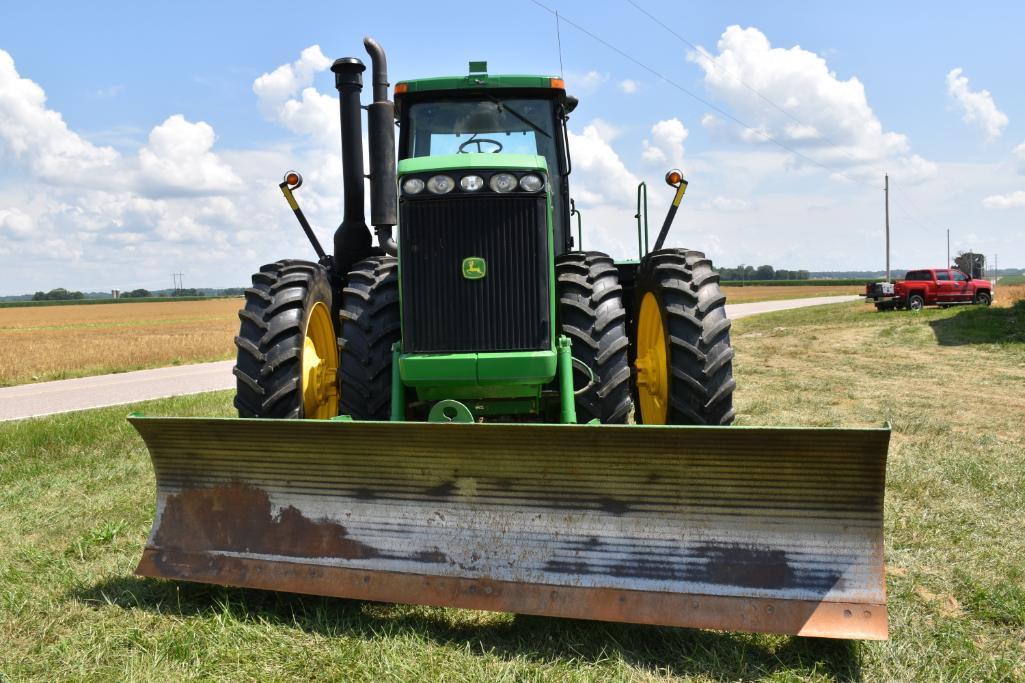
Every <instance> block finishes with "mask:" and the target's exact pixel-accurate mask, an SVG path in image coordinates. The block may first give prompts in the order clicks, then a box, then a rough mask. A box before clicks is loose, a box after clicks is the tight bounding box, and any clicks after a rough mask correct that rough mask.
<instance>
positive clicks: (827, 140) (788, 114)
mask: <svg viewBox="0 0 1025 683" xmlns="http://www.w3.org/2000/svg"><path fill="white" fill-rule="evenodd" d="M531 1H532V2H533V3H534V4H535V5H537V6H538V7H540V8H541V9H543V10H545V11H546V12H548V13H550V14H553V15H554V16H555V17H556V20H557V21H564V22H566V23H567V24H569V25H570V26H572V27H573V28H575V29H576V30H578V31H580V32H581V33H583V34H584V35H586V36H588V37H589V38H591V39H592V40H594V41H596V42H598V43H600V44H601V45H603V46H605V47H606V48H607V49H609V50H612V51H613V52H615V53H616V54H618V55H619V56H621V57H623V58H624V59H626V60H628V61H630V62H633V63H634V64H636V65H637V66H639V67H640V68H642V69H644V70H645V71H647V72H649V73H650V74H652V75H653V76H655V77H657V78H659V79H660V80H662V81H664V82H665V83H667V84H669V85H670V86H672V87H674V88H676V89H677V90H679V91H680V92H682V93H684V94H685V95H687V96H688V97H690V98H692V99H693V100H695V101H697V102H700V103H701V104H703V105H705V106H706V107H708V108H710V109H712V110H713V111H715V112H717V113H719V114H721V115H722V116H724V117H726V118H728V119H729V120H731V121H733V122H734V123H736V124H738V125H739V126H741V127H742V128H744V129H746V130H747V131H749V132H751V133H753V134H755V135H757V136H759V137H761V138H762V139H764V140H766V141H767V142H770V143H772V144H774V145H776V146H777V147H779V148H781V149H783V150H785V151H787V152H789V153H791V154H793V155H795V156H797V157H799V158H801V159H803V160H805V161H807V162H809V163H811V164H813V165H815V166H817V167H819V168H821V169H823V170H825V171H828V172H829V173H835V174H837V175H839V176H842V177H844V178H846V179H847V180H850V181H852V182H854V183H857V184H859V185H862V186H863V187H867V188H869V189H873V190H879V189H881V188H879V187H878V186H877V185H874V184H871V183H868V182H866V181H863V180H861V179H860V178H857V177H855V176H853V175H852V174H851V173H850V172H849V171H846V170H844V169H841V168H837V167H833V166H829V165H827V164H824V163H822V162H820V161H819V160H817V159H815V158H813V157H810V156H808V155H807V154H805V153H803V152H801V151H799V150H797V149H794V148H793V147H791V146H790V145H787V144H786V143H784V142H782V141H781V140H779V139H777V138H776V137H774V136H772V135H770V134H769V133H767V132H765V131H764V130H762V129H760V128H756V127H754V126H752V125H750V124H748V123H747V122H745V121H743V120H741V119H740V118H739V117H737V116H736V115H734V114H732V113H731V112H729V111H727V110H725V109H723V108H721V107H719V106H717V105H715V104H713V103H712V102H709V101H708V100H707V99H705V98H703V97H701V96H700V95H698V94H696V93H694V92H693V91H691V90H689V89H688V88H686V87H684V86H682V85H680V84H679V83H677V82H676V81H674V80H672V79H671V78H669V77H668V76H666V75H665V74H663V73H661V72H660V71H658V70H657V69H655V68H653V67H651V66H649V65H648V64H646V63H644V62H642V61H641V60H639V59H637V58H636V57H634V56H633V55H631V54H629V53H627V52H626V51H625V50H623V49H622V48H620V47H618V46H616V45H614V44H612V43H610V42H609V41H607V40H605V39H604V38H602V37H600V36H598V35H596V34H595V33H593V32H591V31H590V30H588V29H586V28H585V27H583V26H581V25H580V24H578V23H576V22H575V21H573V20H572V19H570V18H568V17H567V16H566V15H565V14H562V13H560V12H558V11H557V10H555V9H553V8H551V7H549V6H547V5H545V4H544V3H542V2H540V1H539V0H531ZM626 2H628V3H629V4H630V5H631V6H632V7H634V8H635V9H636V10H637V11H639V12H640V13H642V14H644V15H645V16H646V17H648V18H649V19H650V20H651V21H653V22H655V23H656V24H658V25H659V26H661V27H662V28H663V29H664V30H666V31H667V32H669V33H670V34H671V35H673V36H674V37H676V38H677V39H678V40H679V41H681V42H682V43H684V44H685V45H687V46H689V47H691V48H692V49H693V50H694V51H695V52H696V53H698V54H700V55H701V56H702V57H704V58H705V59H706V60H708V61H709V63H711V64H712V65H713V66H714V67H715V68H717V69H719V70H720V71H722V72H723V73H727V74H728V75H731V76H732V77H734V78H736V79H737V81H738V82H739V83H740V84H741V85H743V86H744V87H745V88H747V89H748V90H750V91H751V92H752V93H754V94H755V95H756V96H757V97H758V98H760V99H761V100H763V101H764V102H765V103H766V104H768V105H769V106H771V107H773V108H774V109H776V110H777V111H779V112H780V113H782V114H783V115H785V116H786V117H788V118H789V119H791V120H792V121H794V122H795V123H798V124H800V125H802V126H804V127H806V128H808V129H810V131H811V132H812V134H813V135H814V136H815V137H817V138H818V139H819V140H821V141H822V142H825V143H826V144H828V145H829V146H831V147H833V148H834V149H836V150H837V151H839V152H840V153H841V154H843V155H845V156H847V157H848V158H850V159H851V160H852V161H855V162H859V163H861V160H859V159H858V158H857V157H855V156H854V155H853V154H851V153H850V151H848V150H847V149H845V148H844V147H843V146H842V145H840V144H838V143H836V142H835V141H833V140H832V139H830V138H829V137H827V136H825V135H823V134H822V133H820V132H819V130H818V128H817V127H816V126H812V125H811V124H808V123H807V122H805V121H802V120H801V119H800V118H798V117H797V116H795V115H794V114H793V113H791V112H789V111H787V110H786V109H785V108H784V107H781V106H780V105H778V104H777V103H776V102H774V101H773V100H772V99H771V98H769V97H768V96H766V95H765V94H764V93H762V92H760V91H759V90H758V89H757V88H755V87H754V86H752V85H750V84H749V83H747V82H746V81H744V80H743V79H742V78H741V77H740V76H739V75H737V74H735V73H733V72H731V71H729V70H726V69H725V68H723V67H722V66H721V65H719V64H718V62H716V61H715V60H714V59H712V58H711V57H710V56H709V55H708V54H707V52H706V51H705V50H704V49H703V48H701V47H700V46H698V45H696V44H695V43H693V42H692V41H690V40H688V39H687V38H686V37H684V36H682V35H680V34H679V33H678V32H677V31H675V30H673V29H672V28H671V27H670V26H668V25H667V24H665V22H663V21H661V20H660V19H658V18H657V17H656V16H654V15H652V14H651V13H650V12H648V11H647V10H646V9H644V7H642V6H641V5H639V4H638V3H637V2H635V1H634V0H626ZM560 50H561V39H560ZM560 57H561V54H560ZM560 66H561V64H560ZM870 168H872V169H873V170H875V171H876V172H878V173H880V174H883V173H886V172H885V171H884V170H882V169H880V168H879V167H877V166H874V165H872V166H870ZM893 184H894V185H895V184H896V183H893ZM907 199H908V201H911V199H910V197H907ZM894 200H895V202H894V203H897V202H896V197H894ZM912 203H914V202H912ZM916 207H917V205H916ZM899 208H900V209H901V211H903V212H904V213H905V215H907V216H908V217H909V218H910V219H911V220H912V221H913V222H914V224H915V225H916V226H918V227H919V228H921V229H923V230H926V231H928V228H926V227H925V226H924V225H922V223H921V222H920V221H919V220H918V219H917V218H916V217H915V216H914V215H913V214H912V212H911V211H909V210H908V209H907V208H906V207H905V206H903V205H902V204H899ZM919 212H920V213H923V214H924V212H922V211H921V209H919ZM929 222H930V223H932V221H929ZM934 227H935V228H936V229H937V230H939V229H940V228H939V227H938V226H934Z"/></svg>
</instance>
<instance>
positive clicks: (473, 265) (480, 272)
mask: <svg viewBox="0 0 1025 683" xmlns="http://www.w3.org/2000/svg"><path fill="white" fill-rule="evenodd" d="M487 272H488V264H487V263H486V262H485V261H484V259H482V258H481V257H480V256H468V257H467V258H464V259H463V277H465V278H466V279H467V280H479V279H481V278H482V277H484V276H485V275H487Z"/></svg>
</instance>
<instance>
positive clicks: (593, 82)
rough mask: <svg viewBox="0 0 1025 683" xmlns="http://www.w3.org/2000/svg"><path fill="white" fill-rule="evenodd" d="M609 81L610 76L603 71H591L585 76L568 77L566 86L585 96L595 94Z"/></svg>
mask: <svg viewBox="0 0 1025 683" xmlns="http://www.w3.org/2000/svg"><path fill="white" fill-rule="evenodd" d="M608 80H609V75H608V74H606V73H602V72H601V71H595V70H593V69H592V70H591V71H588V72H587V73H583V74H574V73H570V74H567V75H566V86H567V88H568V89H569V90H571V91H573V92H578V93H581V94H584V95H588V94H590V93H593V92H594V91H596V90H597V89H598V88H600V87H601V86H602V85H604V84H605V83H606V82H607V81H608Z"/></svg>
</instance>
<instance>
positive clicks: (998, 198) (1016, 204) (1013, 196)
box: [982, 190, 1025, 209]
mask: <svg viewBox="0 0 1025 683" xmlns="http://www.w3.org/2000/svg"><path fill="white" fill-rule="evenodd" d="M982 205H983V206H985V207H986V208H987V209H1017V208H1021V207H1025V190H1018V191H1017V192H1008V193H1007V194H994V195H990V196H989V197H986V198H985V199H983V200H982Z"/></svg>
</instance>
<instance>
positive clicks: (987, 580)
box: [0, 303, 1025, 681]
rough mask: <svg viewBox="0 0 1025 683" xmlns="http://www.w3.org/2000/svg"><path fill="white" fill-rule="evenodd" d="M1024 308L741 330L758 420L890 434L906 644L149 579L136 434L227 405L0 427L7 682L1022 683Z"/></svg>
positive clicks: (0, 594) (742, 407)
mask: <svg viewBox="0 0 1025 683" xmlns="http://www.w3.org/2000/svg"><path fill="white" fill-rule="evenodd" d="M1014 310H1015V309H1003V311H1001V309H996V308H989V309H981V308H979V309H975V308H973V309H952V310H946V311H940V310H926V311H923V312H921V313H918V314H913V313H910V312H894V313H877V312H876V311H875V310H873V309H871V308H870V307H867V306H865V305H864V304H860V303H857V304H838V305H830V306H823V307H818V308H814V309H804V310H796V311H787V312H782V313H776V314H767V315H763V316H754V317H751V318H745V319H743V320H740V321H738V322H737V324H736V326H735V328H734V341H735V345H736V347H737V354H738V356H737V362H736V374H737V380H738V393H737V403H738V408H739V412H740V416H741V417H740V421H741V423H743V424H798V425H863V424H878V423H879V422H881V421H883V420H889V421H891V422H892V423H893V427H894V433H893V440H892V445H891V451H890V460H889V466H888V478H889V481H888V490H887V500H886V562H887V567H888V592H889V609H890V631H891V640H890V641H888V642H885V643H851V642H843V641H824V640H816V639H802V638H790V637H784V636H764V635H747V634H731V633H717V632H711V631H698V630H690V629H671V628H656V627H646V626H632V625H624V624H605V623H597V622H583V621H572V620H562V619H548V618H539V617H523V616H514V615H509V614H492V613H485V612H472V611H467V610H455V609H437V608H425V607H415V606H396V605H386V604H376V603H366V602H359V601H350V600H338V599H327V598H312V597H306V596H295V595H286V594H276V593H270V592H265V591H253V590H238V589H228V588H220V587H208V586H200V585H191V584H185V583H180V584H176V583H171V582H165V581H155V580H149V579H142V578H137V577H135V576H133V575H132V570H133V569H134V566H135V562H137V561H138V558H139V556H140V554H141V549H142V545H143V543H144V541H145V537H146V534H147V532H148V530H149V524H150V522H151V520H152V516H153V476H152V472H151V470H150V465H149V460H148V458H147V456H146V452H145V450H144V447H143V445H142V443H141V441H140V440H139V439H138V437H137V436H136V435H135V433H134V431H133V430H132V429H131V428H130V427H129V426H128V424H127V423H126V422H125V421H124V419H123V418H124V415H125V414H126V413H127V412H129V410H131V409H142V410H144V411H145V412H147V413H148V414H175V415H230V414H231V412H232V411H231V407H230V394H229V393H227V392H221V393H215V394H206V395H201V396H196V397H185V398H179V399H172V400H164V401H156V402H150V403H148V404H143V405H142V406H133V407H124V408H112V409H102V410H96V411H90V412H85V413H78V414H72V415H63V416H54V417H49V418H42V419H37V420H31V421H25V422H18V423H4V424H0V520H2V524H0V643H3V646H2V647H0V672H2V675H0V680H4V678H5V676H6V678H9V679H10V680H23V679H30V680H48V681H49V680H60V679H75V680H102V681H107V680H124V679H130V680H161V681H163V680H169V679H171V680H194V679H218V680H253V679H261V680H263V679H274V680H282V679H301V680H305V679H318V680H325V679H331V680H368V681H380V680H457V681H458V680H487V681H490V680H558V681H562V680H593V681H606V680H677V679H694V680H724V679H725V680H738V679H768V680H777V681H794V680H815V681H819V680H859V679H865V680H877V681H895V680H901V681H903V680H1025V568H1023V561H1022V559H1021V558H1022V557H1025V540H1023V537H1025V534H1023V533H1022V529H1021V527H1022V521H1023V511H1025V436H1023V430H1022V428H1021V418H1022V415H1025V397H1023V392H1022V390H1021V387H1022V386H1023V385H1025V343H1023V342H1022V341H1020V339H1019V340H1015V339H1013V338H1011V339H1009V338H1008V329H1010V332H1012V333H1014V334H1017V333H1019V332H1021V330H1022V329H1023V327H1022V326H1023V325H1025V315H1021V313H1022V311H1020V310H1019V312H1018V313H1015V312H1014ZM975 311H978V313H974V312H975ZM1008 311H1010V312H1008ZM976 316H982V317H981V318H980V317H976ZM1006 316H1011V317H1010V318H1007V317H1006ZM978 330H982V332H977V331H978ZM943 339H947V342H946V343H944V342H943V341H942V340H943ZM951 340H959V341H957V342H956V343H955V342H952V341H951Z"/></svg>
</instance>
